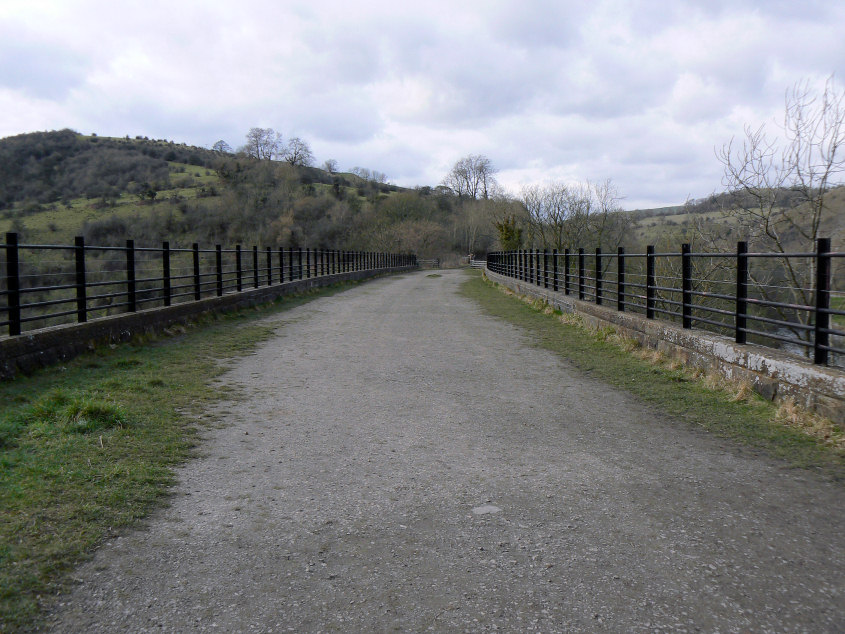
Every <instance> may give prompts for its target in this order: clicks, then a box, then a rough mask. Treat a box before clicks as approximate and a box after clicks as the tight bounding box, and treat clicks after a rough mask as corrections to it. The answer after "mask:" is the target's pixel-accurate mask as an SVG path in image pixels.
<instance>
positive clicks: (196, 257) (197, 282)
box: [191, 242, 202, 302]
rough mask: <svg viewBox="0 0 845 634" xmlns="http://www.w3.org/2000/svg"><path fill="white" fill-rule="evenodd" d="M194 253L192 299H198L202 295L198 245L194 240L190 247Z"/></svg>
mask: <svg viewBox="0 0 845 634" xmlns="http://www.w3.org/2000/svg"><path fill="white" fill-rule="evenodd" d="M191 249H192V250H193V255H194V300H195V301H197V302H198V301H200V298H201V297H202V279H201V278H200V245H199V243H197V242H194V244H193V246H192V247H191Z"/></svg>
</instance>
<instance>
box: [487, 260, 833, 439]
mask: <svg viewBox="0 0 845 634" xmlns="http://www.w3.org/2000/svg"><path fill="white" fill-rule="evenodd" d="M485 274H486V275H487V277H488V279H490V280H491V281H494V282H497V283H499V284H501V285H503V286H506V287H508V288H510V289H511V290H513V291H515V292H517V293H520V294H522V295H528V296H530V297H534V298H538V299H542V300H544V301H546V302H548V303H549V304H550V305H551V306H553V307H555V308H557V309H560V310H562V311H564V312H574V313H577V314H578V315H580V316H581V317H583V318H584V320H585V321H586V322H587V323H588V324H589V325H591V326H593V327H597V328H601V327H606V326H612V327H613V328H615V329H616V330H617V332H619V333H620V334H622V335H624V336H627V337H630V338H632V339H635V340H637V341H639V342H640V343H641V344H642V345H643V346H646V347H648V348H652V349H655V350H658V351H660V352H662V353H663V354H665V355H666V356H668V357H672V358H676V359H679V360H680V361H681V362H682V363H684V364H686V365H689V366H692V367H696V368H701V369H702V370H706V371H712V372H717V373H719V374H721V375H722V376H724V377H726V378H728V379H738V380H744V381H748V382H749V383H750V384H751V386H752V387H753V388H754V390H755V391H756V392H757V393H758V394H760V395H762V396H763V397H764V398H766V399H769V400H773V401H778V400H782V399H786V398H791V399H793V400H794V401H795V402H796V403H797V404H799V405H801V406H803V407H806V408H807V409H810V410H813V411H816V412H818V413H819V414H822V415H823V416H826V417H828V418H830V419H831V420H833V421H834V422H837V423H845V372H843V371H842V370H840V369H837V368H830V367H825V366H818V365H813V364H812V363H810V362H809V361H805V360H803V359H801V358H799V357H796V356H793V355H790V354H786V353H783V352H780V351H779V350H774V349H772V348H766V347H764V346H757V345H753V344H737V343H736V342H734V341H733V340H732V339H730V338H728V337H722V336H719V335H715V334H712V333H708V332H704V331H702V330H687V329H684V328H681V327H680V326H676V325H674V324H671V323H667V322H664V321H660V320H656V319H646V318H645V316H644V315H640V314H635V313H628V312H619V311H617V310H614V309H612V308H608V307H604V306H597V305H596V304H593V303H590V302H585V301H581V300H578V299H575V298H573V297H572V296H571V295H565V294H564V293H563V292H560V291H557V292H556V291H553V290H551V289H547V288H540V287H538V286H534V285H533V284H529V283H526V282H523V281H521V280H515V279H513V278H510V277H506V276H504V275H499V274H498V273H493V272H492V271H485Z"/></svg>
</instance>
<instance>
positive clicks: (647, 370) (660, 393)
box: [462, 275, 845, 480]
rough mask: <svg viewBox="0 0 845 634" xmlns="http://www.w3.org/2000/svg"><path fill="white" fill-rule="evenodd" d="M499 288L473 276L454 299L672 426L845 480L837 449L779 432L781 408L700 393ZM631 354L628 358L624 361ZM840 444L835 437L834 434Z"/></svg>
mask: <svg viewBox="0 0 845 634" xmlns="http://www.w3.org/2000/svg"><path fill="white" fill-rule="evenodd" d="M503 290H506V289H504V287H498V285H494V284H493V283H490V282H487V281H485V280H483V279H482V278H481V276H480V275H473V276H472V277H471V278H469V279H468V280H467V281H466V282H465V283H464V284H463V285H462V293H463V294H464V295H465V296H466V297H468V298H470V299H472V300H474V301H476V302H478V304H480V305H481V306H482V307H483V308H484V310H486V311H487V312H488V313H489V314H491V315H493V316H495V317H498V318H501V319H504V320H506V321H508V322H510V323H513V324H515V325H517V326H520V327H522V328H524V329H525V330H527V331H528V332H529V333H530V339H531V341H533V342H535V345H537V346H539V347H542V348H545V349H547V350H551V351H552V352H555V353H557V354H559V355H561V356H562V357H565V358H566V359H567V360H568V361H569V362H570V363H572V364H573V365H574V366H575V367H576V368H578V369H579V370H581V371H582V372H584V373H586V374H589V375H590V376H591V377H594V378H598V379H600V380H602V381H604V382H605V383H607V384H609V385H612V386H614V387H617V388H622V389H624V390H626V391H628V392H630V393H632V394H634V395H636V396H637V397H638V398H640V399H641V400H643V401H645V402H647V403H650V404H653V405H655V406H657V407H658V408H659V409H660V410H662V411H663V412H665V413H666V414H668V415H670V416H672V417H673V418H676V419H680V420H683V421H687V422H688V423H689V424H691V425H695V426H699V427H702V428H704V429H707V430H708V431H710V432H711V433H714V434H716V435H718V436H721V437H724V438H730V439H733V440H734V441H737V442H738V443H741V444H743V445H746V446H749V447H752V448H754V449H757V450H762V451H764V452H766V453H768V454H769V455H771V456H773V457H776V458H779V459H782V460H784V461H785V462H786V463H787V464H788V465H790V466H792V467H800V468H808V469H816V470H820V471H822V472H824V473H825V474H826V475H828V476H830V477H832V478H833V479H835V480H845V451H843V448H842V447H841V446H840V445H839V443H838V442H833V443H832V442H828V441H826V440H825V439H824V438H822V437H820V436H818V435H814V434H808V433H805V430H802V429H801V428H799V427H800V426H792V425H784V424H783V423H782V421H783V419H784V418H787V417H788V416H789V413H784V412H783V410H782V408H781V411H780V412H779V408H778V406H776V405H774V404H772V403H770V402H768V401H765V400H763V399H762V398H760V397H759V396H757V395H756V394H754V393H753V392H751V391H750V390H749V389H748V388H747V386H746V387H743V386H740V385H737V386H732V385H728V384H726V382H725V381H724V379H721V378H720V379H719V380H718V381H713V382H711V383H710V384H709V385H708V380H705V379H706V378H707V377H706V376H705V375H702V374H701V373H696V372H691V371H689V370H687V369H686V368H684V367H682V366H681V365H680V364H678V363H677V362H675V361H672V360H667V359H663V358H662V355H660V354H659V353H657V352H656V351H651V350H642V351H637V350H636V349H637V346H636V345H635V343H634V342H631V341H628V340H625V339H623V338H621V337H619V336H618V335H617V334H616V333H615V331H613V329H602V330H600V331H598V332H591V331H590V330H588V329H587V328H585V327H584V324H583V322H582V320H581V319H580V318H579V317H578V316H577V315H562V314H561V313H560V311H554V310H552V309H551V307H549V306H548V305H546V304H545V303H543V302H539V301H533V302H530V303H529V302H528V301H527V300H526V301H519V299H518V298H516V297H514V294H513V293H512V292H510V291H507V293H508V294H510V295H511V297H506V296H505V295H504V294H503V292H502V291H503ZM632 351H633V352H634V354H632ZM833 431H834V433H835V434H837V435H838V437H841V435H842V430H841V429H839V428H838V427H835V426H834V430H833Z"/></svg>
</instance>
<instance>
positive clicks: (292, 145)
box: [282, 136, 314, 167]
mask: <svg viewBox="0 0 845 634" xmlns="http://www.w3.org/2000/svg"><path fill="white" fill-rule="evenodd" d="M282 157H283V158H284V160H285V161H287V162H288V163H290V164H291V165H295V166H298V167H306V166H308V165H311V164H312V163H313V162H314V155H313V154H312V153H311V148H310V147H308V144H307V143H306V142H305V141H303V140H302V139H300V138H299V137H297V136H295V137H293V138H292V139H291V140H290V141H288V143H287V145H286V146H285V150H284V153H283V154H282Z"/></svg>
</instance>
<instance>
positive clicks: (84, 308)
mask: <svg viewBox="0 0 845 634" xmlns="http://www.w3.org/2000/svg"><path fill="white" fill-rule="evenodd" d="M73 242H74V256H75V259H76V321H78V322H79V323H80V324H81V323H85V322H86V321H88V297H87V290H88V289H87V288H86V286H85V238H84V237H82V236H76V238H74V240H73Z"/></svg>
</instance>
